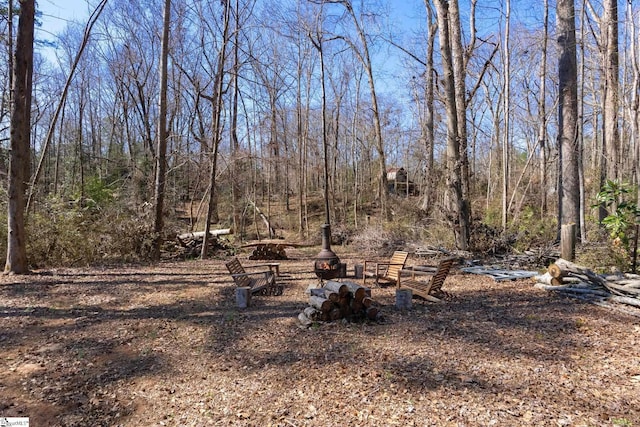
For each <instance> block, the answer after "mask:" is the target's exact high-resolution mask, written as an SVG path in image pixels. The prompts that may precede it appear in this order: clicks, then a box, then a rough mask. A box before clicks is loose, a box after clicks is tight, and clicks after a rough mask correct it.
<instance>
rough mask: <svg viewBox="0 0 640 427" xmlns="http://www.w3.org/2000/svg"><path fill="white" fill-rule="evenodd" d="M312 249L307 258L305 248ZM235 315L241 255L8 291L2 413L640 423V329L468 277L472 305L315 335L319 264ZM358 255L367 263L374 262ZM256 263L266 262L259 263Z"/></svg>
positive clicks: (234, 422) (5, 280) (450, 282)
mask: <svg viewBox="0 0 640 427" xmlns="http://www.w3.org/2000/svg"><path fill="white" fill-rule="evenodd" d="M294 252H295V251H294ZM291 257H292V258H298V259H292V260H287V261H282V262H281V270H282V272H283V273H284V274H285V275H286V276H285V277H283V278H282V279H281V280H282V281H283V282H284V284H285V293H284V295H282V296H268V297H267V296H261V297H256V298H255V299H254V303H255V305H254V306H253V307H250V308H249V309H246V310H238V309H236V308H235V300H234V293H233V284H232V281H231V279H230V277H229V275H228V274H227V272H226V270H225V268H224V264H223V260H209V261H186V262H167V263H161V264H158V265H155V266H135V267H121V268H101V269H98V268H93V269H58V270H48V271H40V272H36V273H35V274H32V275H29V276H3V277H2V279H1V280H0V350H1V351H0V416H5V417H9V416H14V417H15V416H23V417H26V416H28V417H30V421H31V425H32V426H117V425H122V426H158V425H166V426H173V425H181V426H204V425H223V426H270V425H271V426H393V425H397V426H414V425H415V426H489V425H495V426H515V425H518V426H614V425H620V426H622V425H625V426H631V425H635V426H639V425H640V398H639V396H640V356H639V354H638V349H639V348H640V319H639V318H638V317H633V316H628V315H625V314H621V313H618V312H615V311H610V310H607V309H604V308H601V307H596V306H594V305H589V304H585V303H582V302H580V301H577V300H574V299H568V298H565V297H562V296H558V295H554V294H549V293H547V292H545V291H542V290H538V289H535V288H533V282H532V281H530V280H520V281H513V282H494V281H493V280H492V279H490V278H486V277H483V276H477V275H463V274H454V275H452V276H450V277H449V278H448V279H447V282H446V284H445V289H447V290H448V291H450V292H451V293H453V294H454V295H456V297H457V298H456V299H455V300H454V301H451V302H447V303H443V304H432V303H424V304H423V303H416V302H414V309H413V310H411V311H409V312H406V313H401V312H398V311H396V310H395V309H394V295H395V291H394V289H393V288H385V289H377V288H376V289H373V298H374V299H375V300H376V301H377V302H379V303H380V304H381V305H382V312H383V314H384V321H382V322H378V323H376V322H374V323H359V324H348V323H342V322H336V323H334V324H323V325H319V326H314V327H311V328H309V329H303V328H301V327H299V325H298V322H297V320H296V317H297V314H298V313H299V312H300V311H301V310H302V309H303V308H304V307H305V306H306V305H307V295H306V294H305V292H304V291H305V289H306V287H307V286H308V285H309V284H311V283H317V279H316V278H315V276H314V275H313V273H312V265H311V261H309V258H307V257H306V256H304V255H300V256H296V254H295V253H293V254H291ZM341 258H342V259H343V261H346V262H348V263H349V266H350V267H352V266H353V264H354V263H355V262H358V258H357V257H352V258H346V257H343V256H342V255H341ZM243 263H246V264H250V262H249V261H246V260H243Z"/></svg>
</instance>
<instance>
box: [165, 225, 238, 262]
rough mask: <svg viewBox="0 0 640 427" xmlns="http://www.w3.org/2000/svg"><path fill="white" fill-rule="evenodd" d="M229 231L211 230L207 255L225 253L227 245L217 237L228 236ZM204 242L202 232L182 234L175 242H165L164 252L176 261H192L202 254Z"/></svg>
mask: <svg viewBox="0 0 640 427" xmlns="http://www.w3.org/2000/svg"><path fill="white" fill-rule="evenodd" d="M230 233H231V229H228V228H227V229H223V230H211V231H210V232H209V235H210V237H209V239H208V241H207V242H208V245H207V255H208V256H213V255H214V254H215V253H216V252H218V251H226V250H228V249H229V245H228V244H227V242H226V241H223V240H221V239H220V238H219V236H222V235H226V234H230ZM203 242H204V232H203V231H197V232H193V233H184V234H180V235H178V236H176V240H175V241H170V242H167V243H166V244H165V245H164V250H165V252H167V253H170V254H171V257H173V258H177V259H193V258H198V257H199V256H200V255H201V253H202V243H203Z"/></svg>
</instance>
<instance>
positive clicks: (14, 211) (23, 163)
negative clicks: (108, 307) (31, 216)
mask: <svg viewBox="0 0 640 427" xmlns="http://www.w3.org/2000/svg"><path fill="white" fill-rule="evenodd" d="M34 16H35V1H34V0H20V19H19V21H18V37H17V40H16V51H15V56H14V61H13V87H12V92H13V97H12V100H13V104H12V109H11V155H10V159H9V185H8V208H7V216H8V220H7V262H6V264H5V267H4V271H5V272H6V273H16V274H24V273H27V272H28V271H29V266H28V263H27V249H26V247H27V235H26V230H25V223H24V213H25V193H26V183H27V181H28V179H29V171H30V158H29V157H30V155H29V154H30V148H31V144H30V142H31V141H30V139H31V89H32V82H33V38H34Z"/></svg>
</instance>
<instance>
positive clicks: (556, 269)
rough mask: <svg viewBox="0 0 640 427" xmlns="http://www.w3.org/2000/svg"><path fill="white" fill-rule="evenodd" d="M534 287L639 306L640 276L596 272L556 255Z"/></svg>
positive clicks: (604, 303)
mask: <svg viewBox="0 0 640 427" xmlns="http://www.w3.org/2000/svg"><path fill="white" fill-rule="evenodd" d="M535 280H536V282H537V283H536V287H538V288H541V289H545V290H548V291H554V292H561V293H563V294H566V295H570V296H573V297H576V298H581V299H585V300H588V301H590V302H594V303H598V304H600V305H608V304H609V303H620V304H626V305H629V306H633V307H636V308H640V275H637V274H623V273H617V274H610V275H600V274H596V273H594V272H593V271H591V270H590V269H588V268H586V267H583V266H580V265H577V264H574V263H572V262H570V261H567V260H565V259H562V258H559V259H558V260H556V262H555V263H553V264H551V265H550V266H549V268H548V270H547V272H546V273H545V274H543V275H541V276H536V277H535Z"/></svg>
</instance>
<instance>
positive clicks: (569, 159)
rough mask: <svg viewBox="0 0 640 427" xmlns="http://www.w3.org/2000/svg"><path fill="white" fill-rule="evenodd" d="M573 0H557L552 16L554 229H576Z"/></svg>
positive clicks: (575, 109) (577, 179) (577, 176)
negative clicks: (565, 226) (555, 137)
mask: <svg viewBox="0 0 640 427" xmlns="http://www.w3.org/2000/svg"><path fill="white" fill-rule="evenodd" d="M573 2H574V0H558V2H557V6H556V8H557V10H556V18H557V34H558V45H559V46H558V48H559V53H560V57H559V60H558V85H559V88H558V89H559V103H558V128H559V135H558V147H559V152H560V159H559V162H558V163H559V173H558V182H559V188H558V196H559V204H558V232H559V228H560V226H561V225H562V224H569V223H575V224H576V226H577V230H580V212H579V210H580V186H579V170H578V165H579V155H580V151H579V146H578V135H577V129H578V81H577V80H578V70H577V64H576V23H575V6H574V3H573Z"/></svg>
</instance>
